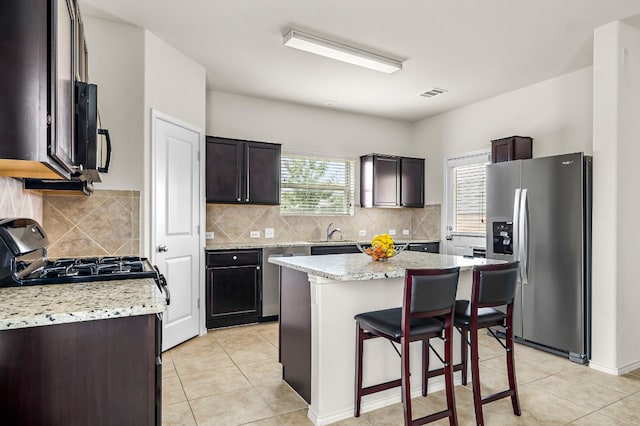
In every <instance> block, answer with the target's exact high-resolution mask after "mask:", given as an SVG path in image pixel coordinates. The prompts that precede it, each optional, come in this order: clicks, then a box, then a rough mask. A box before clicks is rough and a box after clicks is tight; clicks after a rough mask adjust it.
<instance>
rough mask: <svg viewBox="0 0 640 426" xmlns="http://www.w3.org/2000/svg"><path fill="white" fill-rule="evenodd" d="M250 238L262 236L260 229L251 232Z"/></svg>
mask: <svg viewBox="0 0 640 426" xmlns="http://www.w3.org/2000/svg"><path fill="white" fill-rule="evenodd" d="M249 238H260V231H251V232H249Z"/></svg>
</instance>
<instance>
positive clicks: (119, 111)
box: [83, 15, 144, 191]
mask: <svg viewBox="0 0 640 426" xmlns="http://www.w3.org/2000/svg"><path fill="white" fill-rule="evenodd" d="M83 20H84V28H85V35H86V39H87V49H88V51H89V75H90V79H91V82H92V83H96V84H97V85H98V109H99V112H100V118H101V122H102V126H103V127H104V128H106V129H109V133H110V135H111V141H112V143H113V153H112V158H111V168H110V170H109V173H103V174H102V183H96V184H95V188H96V189H124V190H138V191H140V190H142V186H143V177H144V168H143V156H144V154H143V147H144V144H143V140H144V129H143V127H142V125H141V123H142V121H143V116H142V114H143V103H144V31H143V30H142V29H141V28H138V27H134V26H131V25H126V24H122V23H118V22H114V21H109V20H106V19H101V18H96V17H93V16H88V15H87V16H83Z"/></svg>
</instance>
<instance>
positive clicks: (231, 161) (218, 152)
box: [207, 138, 243, 203]
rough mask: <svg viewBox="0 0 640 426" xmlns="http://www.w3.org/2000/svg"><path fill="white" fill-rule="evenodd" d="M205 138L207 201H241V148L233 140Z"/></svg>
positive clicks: (240, 145) (241, 146)
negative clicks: (213, 140)
mask: <svg viewBox="0 0 640 426" xmlns="http://www.w3.org/2000/svg"><path fill="white" fill-rule="evenodd" d="M216 139H217V140H216V141H215V143H214V142H212V141H210V138H207V142H209V143H207V201H208V202H212V203H213V202H230V201H236V202H241V201H242V198H241V197H242V187H241V183H242V169H243V167H242V164H243V163H242V150H243V145H242V144H238V143H236V142H235V141H227V140H224V139H218V138H216Z"/></svg>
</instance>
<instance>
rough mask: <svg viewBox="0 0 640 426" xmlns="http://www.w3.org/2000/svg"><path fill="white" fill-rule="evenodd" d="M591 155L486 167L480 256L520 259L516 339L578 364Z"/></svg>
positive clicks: (583, 355) (587, 307)
mask: <svg viewBox="0 0 640 426" xmlns="http://www.w3.org/2000/svg"><path fill="white" fill-rule="evenodd" d="M591 173H592V172H591V157H589V156H585V155H583V153H574V154H566V155H558V156H553V157H542V158H534V159H530V160H517V161H509V162H503V163H496V164H490V165H489V166H487V257H489V258H492V259H503V260H508V261H513V260H519V261H520V273H519V280H518V281H519V282H518V286H517V293H516V302H515V308H514V315H515V318H514V334H515V336H516V338H517V339H518V340H520V341H521V342H523V343H527V344H529V345H531V346H535V347H538V348H540V349H543V350H547V351H549V352H553V353H557V354H561V355H564V356H568V357H569V359H571V360H572V361H575V362H579V363H586V362H588V361H589V358H590V356H591V180H592V179H591Z"/></svg>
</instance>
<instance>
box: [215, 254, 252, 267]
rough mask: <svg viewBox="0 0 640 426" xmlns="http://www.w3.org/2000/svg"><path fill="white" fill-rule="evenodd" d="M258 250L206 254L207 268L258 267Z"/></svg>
mask: <svg viewBox="0 0 640 426" xmlns="http://www.w3.org/2000/svg"><path fill="white" fill-rule="evenodd" d="M260 258H261V253H260V250H232V251H216V252H207V267H217V266H247V265H260Z"/></svg>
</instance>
